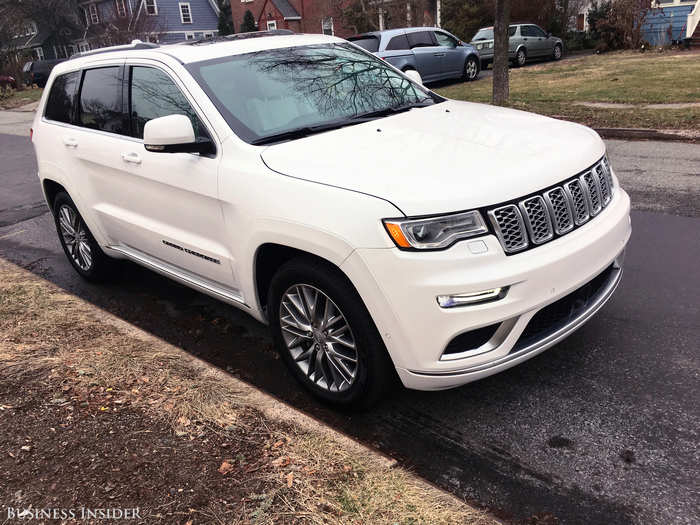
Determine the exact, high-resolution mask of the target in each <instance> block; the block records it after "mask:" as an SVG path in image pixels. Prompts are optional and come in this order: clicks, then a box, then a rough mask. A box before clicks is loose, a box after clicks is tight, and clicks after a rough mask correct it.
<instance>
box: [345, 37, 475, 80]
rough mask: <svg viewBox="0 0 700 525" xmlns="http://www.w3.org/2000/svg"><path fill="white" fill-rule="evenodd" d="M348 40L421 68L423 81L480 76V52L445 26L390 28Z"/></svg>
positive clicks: (401, 64)
mask: <svg viewBox="0 0 700 525" xmlns="http://www.w3.org/2000/svg"><path fill="white" fill-rule="evenodd" d="M348 40H349V41H350V42H352V43H353V44H355V45H358V46H360V47H361V48H363V49H366V50H367V51H369V52H370V53H374V54H375V55H377V56H378V57H379V58H382V59H384V60H386V61H387V62H389V63H390V64H391V65H392V66H394V67H396V68H398V69H400V70H401V71H404V72H405V71H409V70H415V71H418V73H419V74H420V76H421V78H422V79H423V82H435V81H437V80H445V79H450V78H463V79H464V80H467V81H470V80H476V79H477V78H479V71H480V69H481V68H480V62H479V53H477V51H476V49H474V47H472V46H470V45H469V44H465V43H464V42H462V41H461V40H460V39H459V38H457V37H456V36H454V35H453V34H451V33H448V32H447V31H445V30H443V29H436V28H434V27H409V28H403V29H387V30H385V31H374V32H371V33H363V34H361V35H355V36H352V37H350V38H348Z"/></svg>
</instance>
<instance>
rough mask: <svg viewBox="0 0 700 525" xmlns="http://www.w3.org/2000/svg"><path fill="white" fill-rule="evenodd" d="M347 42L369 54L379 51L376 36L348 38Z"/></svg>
mask: <svg viewBox="0 0 700 525" xmlns="http://www.w3.org/2000/svg"><path fill="white" fill-rule="evenodd" d="M348 40H349V41H350V42H352V43H353V44H355V45H356V46H360V47H361V48H362V49H366V50H367V51H369V52H370V53H376V52H377V51H379V39H378V38H377V37H376V36H362V37H350V38H348Z"/></svg>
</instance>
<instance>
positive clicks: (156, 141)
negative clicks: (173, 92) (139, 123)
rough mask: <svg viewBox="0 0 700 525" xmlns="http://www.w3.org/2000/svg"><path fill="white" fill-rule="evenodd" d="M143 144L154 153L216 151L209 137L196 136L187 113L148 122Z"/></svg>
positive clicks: (145, 127)
mask: <svg viewBox="0 0 700 525" xmlns="http://www.w3.org/2000/svg"><path fill="white" fill-rule="evenodd" d="M143 146H144V148H146V150H147V151H151V152H153V153H214V151H215V149H214V144H212V142H211V141H210V140H209V139H199V140H197V138H196V137H195V136H194V128H193V127H192V121H190V118H189V117H187V116H185V115H168V116H167V117H159V118H154V119H152V120H149V121H148V122H146V125H145V126H144V128H143Z"/></svg>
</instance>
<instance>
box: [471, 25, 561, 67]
mask: <svg viewBox="0 0 700 525" xmlns="http://www.w3.org/2000/svg"><path fill="white" fill-rule="evenodd" d="M508 34H509V35H510V39H509V43H508V57H509V58H510V61H511V62H512V63H513V64H514V65H516V66H518V67H521V66H524V65H525V62H527V60H528V59H530V58H551V59H552V60H559V59H561V57H562V53H563V51H564V42H563V41H562V39H561V38H558V37H556V36H552V34H551V33H547V32H546V31H545V30H544V29H542V28H541V27H540V26H538V25H535V24H514V25H511V26H510V28H509V31H508ZM471 44H472V45H473V46H474V47H476V49H477V50H478V51H479V56H480V57H481V64H482V66H483V67H486V66H487V65H488V64H490V63H491V62H493V27H484V28H482V29H479V31H477V33H476V35H474V38H473V39H472V42H471Z"/></svg>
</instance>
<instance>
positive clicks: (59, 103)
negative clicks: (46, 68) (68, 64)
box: [44, 71, 80, 124]
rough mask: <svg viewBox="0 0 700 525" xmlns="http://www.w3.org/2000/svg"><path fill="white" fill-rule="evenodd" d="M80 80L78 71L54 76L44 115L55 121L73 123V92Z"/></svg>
mask: <svg viewBox="0 0 700 525" xmlns="http://www.w3.org/2000/svg"><path fill="white" fill-rule="evenodd" d="M79 82H80V71H74V72H73V73H66V74H65V75H60V76H57V77H56V80H54V81H53V85H52V86H51V92H50V93H49V100H48V102H47V103H46V111H45V112H44V116H45V117H46V118H47V119H49V120H55V121H57V122H65V123H67V124H72V123H73V115H74V113H75V94H76V92H77V91H78V83H79Z"/></svg>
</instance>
